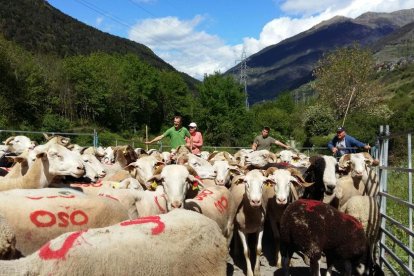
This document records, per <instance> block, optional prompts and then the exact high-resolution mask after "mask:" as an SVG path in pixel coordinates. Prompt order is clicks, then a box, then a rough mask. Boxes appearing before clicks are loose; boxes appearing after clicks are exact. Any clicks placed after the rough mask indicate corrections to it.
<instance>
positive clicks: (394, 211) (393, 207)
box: [385, 166, 409, 275]
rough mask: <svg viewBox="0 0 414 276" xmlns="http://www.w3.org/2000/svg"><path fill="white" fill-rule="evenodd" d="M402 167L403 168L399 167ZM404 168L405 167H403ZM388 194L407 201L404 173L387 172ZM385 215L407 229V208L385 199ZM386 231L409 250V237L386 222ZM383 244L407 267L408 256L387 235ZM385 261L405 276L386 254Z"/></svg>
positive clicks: (406, 178) (406, 175)
mask: <svg viewBox="0 0 414 276" xmlns="http://www.w3.org/2000/svg"><path fill="white" fill-rule="evenodd" d="M401 167H404V166H401ZM405 167H406V166H405ZM388 193H389V194H390V195H393V196H395V197H398V198H400V199H403V200H405V201H408V200H409V194H408V173H406V172H395V171H389V172H388ZM386 214H387V215H388V216H390V217H391V218H393V219H395V220H396V221H398V222H400V223H401V224H402V225H404V226H405V227H407V228H409V207H408V206H406V205H403V204H401V203H398V202H396V201H394V200H392V199H389V198H387V210H386ZM386 229H387V230H388V231H389V232H390V233H392V235H393V236H394V237H396V238H397V239H398V240H399V241H401V242H402V243H403V244H404V245H406V247H407V248H409V235H408V233H406V232H404V231H403V230H401V229H400V228H398V227H397V226H395V225H394V224H392V223H390V222H388V221H387V222H386ZM385 237H386V239H385V244H386V245H387V247H388V248H390V249H391V250H392V251H393V252H394V253H396V255H397V256H398V257H399V258H400V259H401V260H402V262H403V263H404V264H405V265H406V266H407V267H409V254H408V253H407V252H406V251H405V250H404V249H402V248H401V247H400V246H399V245H398V244H397V243H395V242H394V241H393V240H392V239H391V238H389V237H388V236H387V235H386V236H385ZM386 258H387V260H388V261H389V262H390V263H391V264H392V266H393V267H394V268H395V269H396V270H397V271H398V272H399V273H400V275H405V274H406V272H405V270H403V268H402V267H401V266H400V265H399V264H398V263H397V262H396V261H395V260H394V259H393V258H392V256H390V255H388V254H386Z"/></svg>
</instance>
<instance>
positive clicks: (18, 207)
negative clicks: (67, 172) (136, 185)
mask: <svg viewBox="0 0 414 276" xmlns="http://www.w3.org/2000/svg"><path fill="white" fill-rule="evenodd" d="M132 207H134V208H135V206H132ZM128 214H129V212H128V210H127V209H126V208H125V207H124V205H123V204H121V202H120V201H118V200H116V199H113V198H108V197H98V196H89V195H85V194H84V193H82V192H79V191H76V190H73V189H56V188H44V189H14V190H10V191H3V192H1V193H0V215H2V216H3V217H4V218H5V219H7V221H8V223H9V224H10V226H11V227H12V228H13V229H14V233H15V234H16V241H17V243H16V248H17V249H18V250H19V251H20V252H21V253H22V254H23V255H27V254H30V253H32V252H34V251H36V250H37V249H39V248H40V247H41V246H42V245H43V244H44V243H45V242H47V241H49V240H51V239H53V238H55V237H57V236H59V235H61V234H63V233H66V232H70V231H77V230H84V229H88V228H95V227H104V226H109V225H113V224H116V223H118V222H120V221H123V220H126V219H129V218H130V217H129V216H128Z"/></svg>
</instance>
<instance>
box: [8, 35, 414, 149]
mask: <svg viewBox="0 0 414 276" xmlns="http://www.w3.org/2000/svg"><path fill="white" fill-rule="evenodd" d="M374 68H375V67H374V61H373V57H372V53H370V52H369V51H368V50H365V49H361V48H359V47H358V46H355V45H354V46H352V47H348V48H343V49H338V50H336V51H334V52H332V53H330V54H327V55H326V56H325V57H324V58H323V59H322V60H320V62H319V63H318V66H317V67H316V68H315V70H314V75H315V81H314V82H313V83H312V84H311V85H309V87H310V89H311V90H312V91H313V93H312V94H314V96H313V97H312V98H310V99H308V100H307V101H306V102H302V101H300V102H296V101H294V99H293V97H292V95H293V94H292V92H291V91H286V93H284V94H283V95H281V96H279V97H278V98H277V99H275V100H273V101H267V102H263V103H259V104H255V105H254V106H252V107H251V108H250V109H246V107H245V94H244V91H243V87H242V86H241V85H239V83H238V82H237V80H234V79H233V78H232V77H230V76H223V75H221V74H219V73H215V74H213V75H206V76H205V78H204V80H203V81H202V82H201V83H200V84H199V85H198V86H197V92H196V95H194V93H192V92H191V91H190V89H189V87H188V85H187V84H186V82H185V81H184V80H183V77H182V75H181V74H179V73H178V72H174V71H160V70H157V69H156V68H154V67H152V66H150V65H148V64H147V63H144V62H142V61H141V60H140V59H139V58H138V57H137V56H136V55H133V54H119V53H117V54H109V53H103V52H96V53H91V54H87V55H74V56H70V57H65V58H60V57H56V56H54V55H45V54H40V53H38V54H33V53H30V52H28V51H27V50H24V49H23V48H21V47H19V46H18V45H16V44H15V43H13V42H10V41H8V40H6V39H5V38H3V37H1V38H0V90H1V93H0V125H1V127H0V129H14V130H35V131H52V132H79V131H84V132H86V131H93V129H96V130H97V131H98V133H99V135H100V142H101V143H102V144H103V145H105V144H109V143H111V142H113V139H115V138H118V139H125V140H130V139H133V140H135V141H143V139H144V138H145V128H146V126H148V128H149V133H150V137H153V136H155V135H158V134H160V133H162V132H163V131H165V130H166V129H167V128H168V127H170V126H171V125H172V118H173V116H174V115H175V114H180V115H182V116H183V118H184V124H188V123H189V122H190V121H195V122H197V124H198V126H199V129H200V131H201V132H202V133H203V134H204V138H205V144H206V145H211V146H240V147H241V146H249V145H250V144H251V142H252V140H253V138H254V136H255V135H257V134H259V133H260V130H261V128H262V127H263V126H269V127H270V128H271V129H272V132H271V135H272V136H273V137H275V138H278V139H281V140H283V141H286V140H288V139H294V140H295V141H297V145H298V146H324V145H326V142H327V141H328V140H329V139H330V138H332V136H333V135H334V132H335V128H336V127H337V126H339V125H342V123H343V122H344V118H345V119H346V120H345V126H346V127H347V129H348V133H350V134H352V135H353V136H355V137H358V138H359V139H360V140H362V141H365V142H369V143H371V144H372V143H374V142H375V139H376V135H377V133H378V129H379V125H381V124H389V125H390V128H391V130H392V131H393V132H402V131H407V130H411V129H412V126H413V125H414V124H413V123H414V105H413V98H412V96H413V95H412V93H413V92H412V91H413V87H414V78H413V74H412V73H413V71H414V67H413V66H411V65H406V66H405V67H400V68H398V69H397V70H394V71H392V72H376V71H375V69H374ZM348 105H349V106H348ZM3 135H5V134H3ZM1 138H4V137H1Z"/></svg>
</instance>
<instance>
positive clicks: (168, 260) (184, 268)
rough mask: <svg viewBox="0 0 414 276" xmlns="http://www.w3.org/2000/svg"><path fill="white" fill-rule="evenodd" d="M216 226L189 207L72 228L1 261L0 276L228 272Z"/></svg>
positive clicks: (224, 250) (219, 232)
mask: <svg viewBox="0 0 414 276" xmlns="http://www.w3.org/2000/svg"><path fill="white" fill-rule="evenodd" d="M227 256H228V251H227V248H226V241H225V238H224V237H223V235H222V234H221V231H220V229H219V227H218V226H217V224H216V223H215V222H214V221H212V220H211V219H209V218H207V217H205V216H203V215H201V214H198V213H196V212H192V211H187V210H174V211H172V212H170V213H168V214H165V215H160V216H151V217H145V218H138V219H136V220H131V221H124V222H121V223H119V224H117V225H113V226H110V227H105V228H98V229H89V230H85V231H79V232H72V233H67V234H64V235H61V236H60V237H58V238H56V239H54V240H51V241H50V242H48V243H46V244H45V245H44V246H43V247H42V248H41V249H40V250H38V251H37V252H35V253H34V254H32V255H30V256H28V257H26V258H22V259H19V260H14V261H0V274H2V275H55V276H60V275H62V276H63V275H65V276H66V275H138V274H139V275H225V274H226V260H227Z"/></svg>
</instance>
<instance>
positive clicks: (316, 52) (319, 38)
mask: <svg viewBox="0 0 414 276" xmlns="http://www.w3.org/2000/svg"><path fill="white" fill-rule="evenodd" d="M413 12H414V10H403V11H398V12H393V13H366V14H363V15H361V16H360V17H358V18H356V19H349V18H345V17H334V18H332V19H331V20H328V21H325V22H321V23H320V24H318V25H316V26H314V27H313V28H311V29H309V30H307V31H305V32H302V33H300V34H298V35H296V36H293V37H291V38H288V39H286V40H284V41H281V42H280V43H278V44H276V45H272V46H269V47H267V48H265V49H263V50H261V51H260V52H258V53H256V54H254V55H252V56H250V57H248V58H247V66H248V68H249V70H248V73H247V74H248V93H249V102H250V103H255V102H260V101H263V100H269V99H273V98H275V97H276V96H277V95H279V94H280V93H282V92H283V91H286V90H292V89H295V88H297V87H299V86H301V85H303V84H305V83H307V82H309V81H310V80H312V70H313V67H314V65H315V63H316V62H317V61H318V60H319V59H320V58H321V57H322V55H323V54H324V53H326V52H329V51H332V50H334V49H335V48H337V47H343V46H346V45H351V44H352V43H355V42H357V43H359V44H361V45H365V46H368V45H371V44H372V43H375V42H376V41H378V40H379V39H381V38H383V37H385V36H387V35H389V34H391V33H393V32H394V31H396V30H398V29H400V28H401V27H402V26H404V25H406V24H407V23H410V22H412V21H414V14H413ZM237 68H239V65H236V66H235V67H233V68H231V69H230V70H228V71H227V72H226V74H236V73H237Z"/></svg>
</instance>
